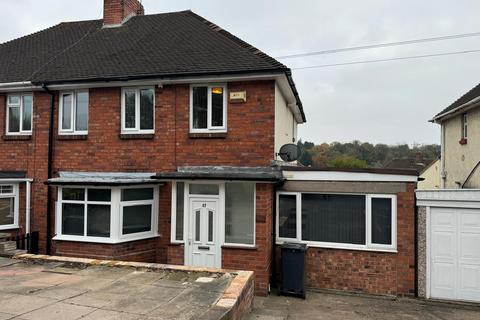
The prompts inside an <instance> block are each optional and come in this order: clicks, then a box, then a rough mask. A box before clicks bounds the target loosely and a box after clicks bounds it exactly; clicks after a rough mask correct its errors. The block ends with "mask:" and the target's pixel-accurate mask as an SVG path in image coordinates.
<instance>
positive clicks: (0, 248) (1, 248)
mask: <svg viewBox="0 0 480 320" xmlns="http://www.w3.org/2000/svg"><path fill="white" fill-rule="evenodd" d="M13 250H17V243H16V242H15V241H5V242H0V252H8V251H13Z"/></svg>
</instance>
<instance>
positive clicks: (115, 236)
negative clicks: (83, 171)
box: [53, 185, 159, 244]
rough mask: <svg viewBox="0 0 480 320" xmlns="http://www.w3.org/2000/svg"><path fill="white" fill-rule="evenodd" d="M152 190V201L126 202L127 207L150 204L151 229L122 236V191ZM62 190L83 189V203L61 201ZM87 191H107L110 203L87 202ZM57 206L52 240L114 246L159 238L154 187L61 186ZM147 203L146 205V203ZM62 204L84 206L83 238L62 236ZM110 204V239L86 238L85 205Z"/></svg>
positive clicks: (157, 196)
mask: <svg viewBox="0 0 480 320" xmlns="http://www.w3.org/2000/svg"><path fill="white" fill-rule="evenodd" d="M147 188H152V189H153V195H154V196H153V198H154V199H153V201H152V200H144V201H143V200H141V201H127V202H125V203H127V204H128V205H133V203H134V202H135V203H138V204H152V221H151V223H152V228H151V231H149V232H141V233H134V234H128V235H123V234H122V233H123V211H122V208H123V206H122V202H121V192H122V190H123V189H147ZM63 189H84V190H85V200H83V201H72V200H63V197H62V191H63ZM88 189H109V190H111V192H112V196H111V200H110V202H93V201H88V199H87V193H88ZM57 197H58V198H57V199H58V201H57V204H56V220H55V222H56V223H55V225H56V235H55V237H54V238H53V240H60V241H75V242H91V243H107V244H116V243H123V242H129V241H135V240H143V239H149V238H155V237H159V234H158V208H159V187H158V186H154V185H144V186H143V185H142V186H121V187H108V186H105V187H102V186H98V187H89V186H62V187H59V188H58V192H57ZM147 202H148V203H147ZM63 203H77V204H84V205H85V208H84V210H85V213H84V217H85V219H84V235H83V236H74V235H64V234H62V213H63V212H62V204H63ZM107 203H109V204H110V237H109V238H102V237H91V236H87V235H86V234H87V224H88V221H87V204H99V205H106V204H107Z"/></svg>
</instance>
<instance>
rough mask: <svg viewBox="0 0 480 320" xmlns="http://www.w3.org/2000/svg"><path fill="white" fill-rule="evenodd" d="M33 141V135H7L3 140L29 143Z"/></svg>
mask: <svg viewBox="0 0 480 320" xmlns="http://www.w3.org/2000/svg"><path fill="white" fill-rule="evenodd" d="M31 139H32V135H31V134H5V135H4V136H3V140H6V141H28V140H31Z"/></svg>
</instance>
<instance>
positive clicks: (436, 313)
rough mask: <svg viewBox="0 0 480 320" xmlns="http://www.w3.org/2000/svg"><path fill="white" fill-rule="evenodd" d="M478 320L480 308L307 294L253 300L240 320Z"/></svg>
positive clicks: (329, 294) (352, 296) (351, 296)
mask: <svg viewBox="0 0 480 320" xmlns="http://www.w3.org/2000/svg"><path fill="white" fill-rule="evenodd" d="M285 319H309V320H310V319H312V320H315V319H322V320H323V319H329V320H330V319H331V320H337V319H338V320H357V319H360V320H394V319H395V320H396V319H408V320H447V319H448V320H450V319H452V320H456V319H458V320H474V319H475V320H478V319H480V305H478V306H476V305H472V306H468V307H465V306H461V305H454V304H432V303H427V302H424V301H422V300H415V299H387V298H380V297H370V296H360V295H346V294H332V293H320V292H309V293H308V294H307V299H305V300H302V299H298V298H294V297H285V296H277V295H276V294H271V295H270V296H268V297H265V298H263V297H256V298H255V302H254V308H253V311H252V313H251V314H249V315H248V316H246V317H244V320H285Z"/></svg>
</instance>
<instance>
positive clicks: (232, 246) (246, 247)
mask: <svg viewBox="0 0 480 320" xmlns="http://www.w3.org/2000/svg"><path fill="white" fill-rule="evenodd" d="M222 249H234V250H235V249H238V250H258V248H257V246H252V245H247V244H245V245H243V244H224V245H223V246H222Z"/></svg>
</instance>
